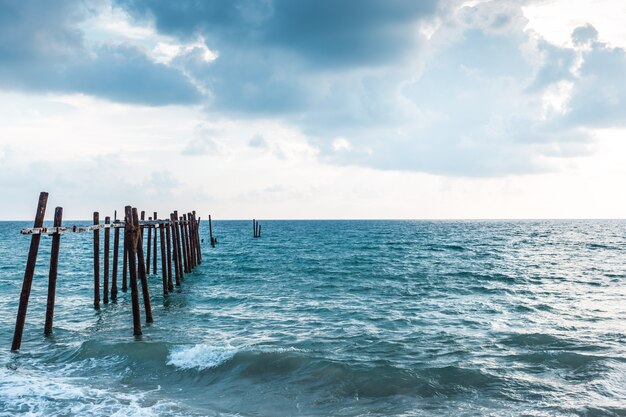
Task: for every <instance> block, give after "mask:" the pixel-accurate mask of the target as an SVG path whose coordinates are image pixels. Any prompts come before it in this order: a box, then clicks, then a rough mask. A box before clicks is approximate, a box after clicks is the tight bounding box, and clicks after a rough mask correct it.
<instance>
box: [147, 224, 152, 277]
mask: <svg viewBox="0 0 626 417" xmlns="http://www.w3.org/2000/svg"><path fill="white" fill-rule="evenodd" d="M148 220H152V217H148ZM147 227H148V250H147V251H146V274H148V275H150V254H151V253H152V225H148V226H147Z"/></svg>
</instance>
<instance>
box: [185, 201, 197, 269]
mask: <svg viewBox="0 0 626 417" xmlns="http://www.w3.org/2000/svg"><path fill="white" fill-rule="evenodd" d="M183 219H185V240H186V241H187V259H188V260H189V271H193V269H194V268H195V263H194V256H195V251H194V249H193V242H192V239H191V236H190V234H191V216H190V215H189V213H187V214H183Z"/></svg>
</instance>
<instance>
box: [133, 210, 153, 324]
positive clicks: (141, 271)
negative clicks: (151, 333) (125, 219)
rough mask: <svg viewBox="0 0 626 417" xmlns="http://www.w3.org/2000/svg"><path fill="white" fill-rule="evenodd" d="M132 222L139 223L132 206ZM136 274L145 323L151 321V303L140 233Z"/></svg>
mask: <svg viewBox="0 0 626 417" xmlns="http://www.w3.org/2000/svg"><path fill="white" fill-rule="evenodd" d="M133 222H134V223H135V224H139V216H138V215H137V209H136V208H133ZM137 274H138V275H139V280H140V281H141V293H142V295H143V305H144V309H145V311H146V323H152V321H153V320H152V305H151V303H150V290H149V289H148V276H147V272H146V261H145V259H144V256H143V242H142V239H141V234H140V235H139V241H138V242H137Z"/></svg>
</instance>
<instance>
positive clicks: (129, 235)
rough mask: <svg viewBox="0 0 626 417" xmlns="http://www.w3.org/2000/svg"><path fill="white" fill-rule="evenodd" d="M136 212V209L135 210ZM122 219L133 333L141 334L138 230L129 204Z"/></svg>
mask: <svg viewBox="0 0 626 417" xmlns="http://www.w3.org/2000/svg"><path fill="white" fill-rule="evenodd" d="M135 212H136V210H135ZM125 214H126V217H125V219H124V246H125V248H124V253H125V254H128V255H127V260H128V269H129V270H130V296H131V300H132V308H133V334H134V335H135V336H141V313H140V311H139V287H138V286H137V243H138V242H139V230H138V229H137V228H136V226H135V223H134V219H133V211H132V207H131V206H126V207H125Z"/></svg>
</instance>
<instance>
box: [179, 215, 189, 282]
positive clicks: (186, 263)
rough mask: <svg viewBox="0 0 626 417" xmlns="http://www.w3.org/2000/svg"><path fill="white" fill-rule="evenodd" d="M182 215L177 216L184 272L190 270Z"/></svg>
mask: <svg viewBox="0 0 626 417" xmlns="http://www.w3.org/2000/svg"><path fill="white" fill-rule="evenodd" d="M183 219H184V217H183V216H180V217H179V218H178V220H179V225H180V233H179V235H178V236H179V237H180V241H181V244H182V252H183V268H184V271H185V273H188V272H190V271H189V259H188V258H187V238H186V237H185V222H184V220H183Z"/></svg>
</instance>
